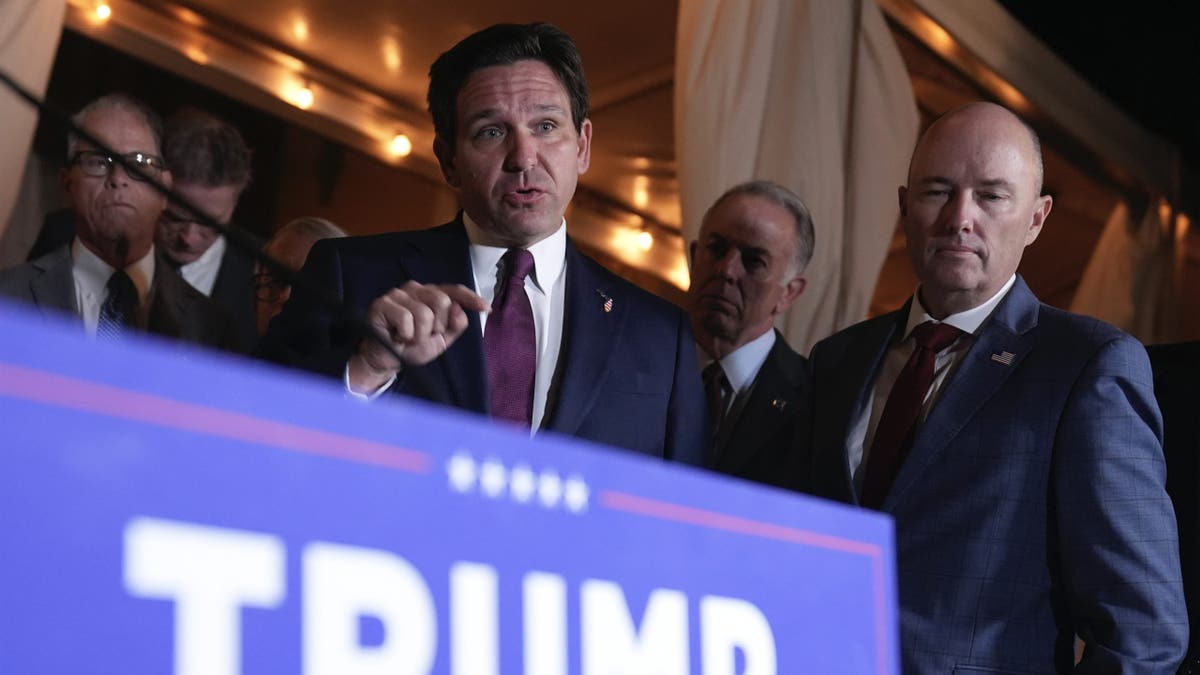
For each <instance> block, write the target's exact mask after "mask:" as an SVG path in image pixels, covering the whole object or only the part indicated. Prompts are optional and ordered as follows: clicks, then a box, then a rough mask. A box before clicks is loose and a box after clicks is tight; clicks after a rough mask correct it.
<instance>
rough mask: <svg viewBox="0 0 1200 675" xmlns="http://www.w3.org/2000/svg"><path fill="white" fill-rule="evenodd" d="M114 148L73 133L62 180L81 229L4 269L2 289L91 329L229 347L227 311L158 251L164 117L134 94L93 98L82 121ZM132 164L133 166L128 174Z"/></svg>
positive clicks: (164, 177) (167, 180)
mask: <svg viewBox="0 0 1200 675" xmlns="http://www.w3.org/2000/svg"><path fill="white" fill-rule="evenodd" d="M73 121H74V122H75V124H76V126H78V127H80V128H81V129H83V130H84V131H86V132H87V133H88V134H90V135H91V136H93V137H95V138H96V139H97V140H98V141H100V142H101V143H103V144H105V145H107V146H108V147H109V148H110V149H111V150H112V151H114V152H115V153H117V154H118V155H119V157H115V156H113V155H109V154H106V153H105V152H103V151H101V150H100V149H99V148H97V147H94V146H93V145H91V144H90V143H88V142H87V141H85V140H83V139H81V138H78V137H76V136H75V135H71V136H70V137H69V138H68V142H67V167H66V168H65V169H64V170H63V174H62V185H63V187H64V188H65V190H66V192H67V194H68V196H69V199H70V202H71V205H72V207H73V208H74V210H75V221H76V228H77V231H76V235H75V237H74V239H73V240H72V241H71V242H70V243H68V244H65V245H62V246H59V247H58V248H56V249H54V250H53V251H51V252H50V253H47V254H46V255H44V256H42V257H40V258H38V259H36V260H33V261H31V262H28V263H25V264H24V265H21V266H19V267H15V268H13V269H10V270H6V271H4V272H0V295H2V296H6V297H11V298H14V299H17V300H22V301H25V302H28V303H31V304H33V305H36V306H37V307H39V308H41V309H43V310H46V311H45V313H46V314H53V313H55V312H62V313H65V314H68V315H74V316H75V317H78V319H79V320H80V321H81V322H82V324H83V327H84V329H85V330H86V331H87V332H88V333H89V334H91V335H98V336H100V337H104V338H108V337H118V336H120V335H121V334H123V333H124V332H126V331H128V330H130V329H137V330H144V331H149V332H152V333H158V334H160V335H165V336H168V337H174V338H179V339H182V340H185V341H188V342H197V343H202V344H207V345H214V346H229V345H230V344H231V340H232V334H231V331H230V325H229V320H228V318H227V317H226V315H225V313H224V312H223V311H222V310H221V309H220V308H219V307H217V306H216V305H214V304H213V303H212V302H211V301H210V300H209V299H208V298H206V297H204V296H203V295H202V294H201V293H200V292H199V291H196V290H195V289H194V288H192V287H191V286H189V285H187V284H186V283H184V281H183V280H182V279H180V278H179V276H178V275H176V274H172V273H170V270H169V269H168V268H167V264H166V262H165V261H164V260H162V259H160V258H158V257H156V255H155V248H154V227H155V223H156V222H157V221H158V218H159V216H160V215H161V214H162V212H163V210H164V209H165V208H166V205H167V200H166V197H165V196H163V195H162V194H161V193H159V192H158V191H157V190H156V189H155V188H154V187H153V186H151V185H150V184H149V183H148V182H147V179H153V180H157V181H159V182H160V183H162V184H164V185H166V186H168V187H170V185H171V183H172V175H171V172H170V171H169V170H168V169H167V167H166V164H165V162H164V161H163V159H162V156H161V154H160V153H161V139H162V124H161V122H160V121H159V118H158V115H156V114H155V113H154V112H153V111H152V110H150V109H149V108H148V107H146V106H145V105H144V104H143V103H141V102H139V101H136V100H134V99H132V98H130V97H128V96H124V95H120V94H112V95H108V96H104V97H102V98H99V99H97V100H96V101H93V102H92V103H90V104H88V105H87V106H86V107H84V108H83V110H81V111H80V112H79V113H78V114H77V115H76V116H75V117H74V120H73ZM126 166H129V167H131V168H130V169H129V170H127V169H126Z"/></svg>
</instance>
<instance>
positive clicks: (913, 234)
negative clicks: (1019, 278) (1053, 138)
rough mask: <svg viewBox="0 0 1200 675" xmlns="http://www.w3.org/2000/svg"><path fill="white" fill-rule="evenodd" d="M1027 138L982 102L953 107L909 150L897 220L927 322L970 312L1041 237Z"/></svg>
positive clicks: (1040, 202) (1042, 207)
mask: <svg viewBox="0 0 1200 675" xmlns="http://www.w3.org/2000/svg"><path fill="white" fill-rule="evenodd" d="M1041 188H1042V159H1041V148H1040V147H1039V144H1038V140H1037V135H1036V134H1035V133H1034V132H1033V130H1032V129H1030V128H1029V126H1028V125H1026V124H1025V123H1024V122H1022V121H1021V120H1020V119H1019V118H1018V117H1017V116H1016V115H1013V114H1012V113H1011V112H1009V111H1008V110H1005V109H1004V108H1002V107H1000V106H998V105H994V104H992V103H971V104H969V105H965V106H962V107H960V108H955V109H954V110H951V111H950V112H948V113H946V114H945V115H943V116H942V117H940V118H939V119H938V120H937V121H936V122H934V123H933V124H932V125H930V127H929V129H927V130H926V131H925V133H924V135H922V136H921V140H919V141H918V142H917V147H916V148H915V149H914V150H913V156H912V161H911V162H910V163H909V169H908V185H906V186H904V187H901V188H900V194H899V197H900V216H901V219H902V221H903V226H904V233H905V236H906V238H907V247H908V254H909V259H910V260H911V261H912V264H913V270H914V271H915V272H916V274H917V278H918V279H920V281H921V288H920V292H919V298H920V300H921V302H922V304H923V305H924V307H925V310H926V311H927V312H929V313H930V315H932V316H933V317H934V318H936V319H943V318H945V317H946V316H948V315H950V314H957V313H959V312H963V311H966V310H969V309H973V308H975V307H978V306H980V305H982V304H983V303H985V302H987V301H988V300H989V299H990V298H992V297H994V296H995V295H996V294H997V293H998V292H999V291H1000V290H1001V289H1002V288H1003V287H1004V285H1005V284H1006V283H1007V282H1008V280H1009V279H1011V278H1012V276H1013V274H1015V273H1016V271H1017V266H1018V265H1019V264H1020V262H1021V256H1022V254H1023V253H1024V250H1025V247H1026V246H1028V245H1029V244H1032V243H1033V242H1034V240H1035V239H1037V236H1038V234H1039V233H1040V232H1041V229H1042V223H1043V222H1044V221H1045V218H1046V216H1047V215H1049V213H1050V207H1051V204H1052V200H1051V198H1050V197H1048V196H1042V195H1041Z"/></svg>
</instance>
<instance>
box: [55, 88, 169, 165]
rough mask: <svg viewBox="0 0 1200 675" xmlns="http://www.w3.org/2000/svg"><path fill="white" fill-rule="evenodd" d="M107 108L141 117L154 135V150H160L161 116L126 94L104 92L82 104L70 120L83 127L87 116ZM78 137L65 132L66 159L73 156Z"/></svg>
mask: <svg viewBox="0 0 1200 675" xmlns="http://www.w3.org/2000/svg"><path fill="white" fill-rule="evenodd" d="M109 110H121V111H123V112H127V113H130V114H132V115H136V116H138V117H141V118H142V121H144V122H145V123H146V127H147V128H148V129H149V130H150V135H151V136H153V137H154V152H156V153H158V152H162V145H163V124H162V118H161V117H159V116H158V113H156V112H154V109H153V108H151V107H150V106H148V105H146V104H145V103H142V102H141V101H139V100H138V99H136V98H134V97H132V96H130V95H128V94H121V93H115V94H106V95H104V96H101V97H100V98H98V99H96V100H95V101H92V102H91V103H89V104H87V105H85V106H83V108H81V109H80V110H79V112H77V113H75V114H74V115H72V116H71V121H72V122H73V123H74V124H75V126H77V127H80V128H83V127H84V126H86V124H87V118H88V116H89V115H92V114H93V113H99V112H105V111H109ZM81 140H83V139H81V138H79V137H78V136H76V135H75V134H73V133H70V132H68V133H67V160H68V161H70V160H71V159H72V158H74V156H75V148H76V147H77V146H78V145H79V141H81Z"/></svg>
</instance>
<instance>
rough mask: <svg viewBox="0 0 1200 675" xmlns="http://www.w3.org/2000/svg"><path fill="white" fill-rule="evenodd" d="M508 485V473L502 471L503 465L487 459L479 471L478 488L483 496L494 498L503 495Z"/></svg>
mask: <svg viewBox="0 0 1200 675" xmlns="http://www.w3.org/2000/svg"><path fill="white" fill-rule="evenodd" d="M507 485H508V472H507V471H505V470H504V465H503V464H501V463H500V462H497V461H496V460H494V459H489V460H487V461H486V462H484V463H483V466H481V467H480V469H479V486H480V487H482V488H483V494H485V495H487V496H489V497H492V498H496V497H499V496H500V495H502V494H504V488H505V487H506V486H507Z"/></svg>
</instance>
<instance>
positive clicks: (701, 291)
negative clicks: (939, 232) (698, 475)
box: [688, 181, 814, 489]
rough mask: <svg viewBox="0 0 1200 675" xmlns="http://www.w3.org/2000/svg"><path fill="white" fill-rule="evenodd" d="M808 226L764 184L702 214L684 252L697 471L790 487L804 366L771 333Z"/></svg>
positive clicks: (805, 257)
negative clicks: (709, 439) (705, 431)
mask: <svg viewBox="0 0 1200 675" xmlns="http://www.w3.org/2000/svg"><path fill="white" fill-rule="evenodd" d="M813 243H814V235H813V224H812V217H811V216H810V215H809V212H808V207H806V206H805V205H804V202H803V201H801V199H800V198H799V197H798V196H796V195H795V194H794V193H793V192H791V191H790V190H788V189H787V188H785V187H783V186H782V185H778V184H776V183H772V182H770V181H751V182H748V183H742V184H740V185H736V186H734V187H732V188H730V189H729V190H728V191H726V192H725V194H723V195H721V197H719V198H718V199H717V201H716V202H714V203H713V205H712V206H711V207H709V209H708V211H707V212H706V213H705V214H704V220H703V221H702V223H701V225H700V235H699V238H698V239H697V241H695V242H693V243H692V245H691V249H690V254H691V270H692V284H691V287H690V288H689V289H688V314H689V315H690V316H691V322H692V332H694V333H695V334H696V344H697V345H699V347H700V351H701V352H702V358H703V357H707V358H706V359H704V360H705V361H707V363H705V364H704V367H703V373H704V386H705V390H706V394H707V398H708V404H709V411H708V413H709V419H710V420H711V421H712V436H713V444H712V448H711V450H710V452H709V455H708V457H707V459H706V462H705V464H706V466H708V467H710V468H713V469H715V470H717V471H720V472H722V473H726V474H729V475H732V476H739V477H741V478H746V479H748V480H754V481H758V482H760V483H766V484H768V485H777V486H780V487H785V488H793V489H794V488H797V487H798V484H797V481H798V480H799V478H800V476H801V471H800V460H801V459H802V458H806V457H807V456H808V454H807V453H806V452H805V453H802V452H799V451H798V450H797V448H795V446H794V440H795V438H796V434H797V433H798V431H797V425H801V426H806V425H807V421H806V420H807V415H806V412H807V409H808V405H809V397H810V383H809V379H808V372H807V360H806V359H805V358H804V357H803V356H800V355H799V354H797V353H796V352H795V351H793V350H792V348H791V347H790V346H788V344H787V341H786V340H784V338H783V336H782V335H781V334H780V333H779V331H777V330H775V317H777V316H779V315H780V314H783V313H784V312H786V311H787V309H788V307H790V306H791V304H792V301H794V300H795V299H796V298H797V297H799V296H800V293H802V292H803V291H804V285H805V279H804V269H805V267H807V265H808V261H809V260H810V259H811V258H812V252H813Z"/></svg>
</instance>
